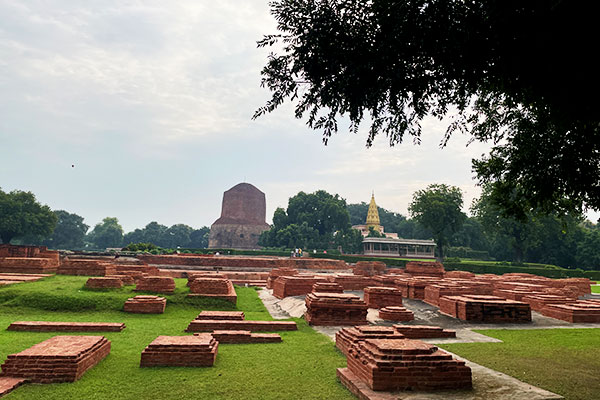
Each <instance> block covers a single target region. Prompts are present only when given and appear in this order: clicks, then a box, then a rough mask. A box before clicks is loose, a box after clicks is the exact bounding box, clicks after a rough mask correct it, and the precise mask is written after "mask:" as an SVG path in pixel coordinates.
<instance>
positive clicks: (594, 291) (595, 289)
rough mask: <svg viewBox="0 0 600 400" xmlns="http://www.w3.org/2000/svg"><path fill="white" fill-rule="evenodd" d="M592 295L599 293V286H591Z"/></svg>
mask: <svg viewBox="0 0 600 400" xmlns="http://www.w3.org/2000/svg"><path fill="white" fill-rule="evenodd" d="M592 293H600V285H592Z"/></svg>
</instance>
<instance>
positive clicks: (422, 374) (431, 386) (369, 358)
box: [338, 339, 472, 391]
mask: <svg viewBox="0 0 600 400" xmlns="http://www.w3.org/2000/svg"><path fill="white" fill-rule="evenodd" d="M348 353H349V354H348V356H347V362H348V370H350V372H352V374H353V375H354V376H355V377H356V378H357V379H358V380H359V381H361V382H364V383H366V384H367V386H368V387H369V388H370V389H372V390H379V391H399V390H441V389H464V388H471V387H472V381H471V368H469V367H467V366H466V365H465V362H464V361H459V360H454V359H452V356H451V355H450V354H448V353H446V352H444V351H441V350H439V349H438V348H437V347H436V346H434V345H431V344H427V343H425V342H422V341H420V340H410V339H366V340H364V341H360V342H358V344H356V345H354V346H352V347H351V348H350V349H349V351H348ZM338 371H339V372H338V374H341V375H344V374H343V372H344V371H340V370H338ZM342 383H344V380H343V379H342Z"/></svg>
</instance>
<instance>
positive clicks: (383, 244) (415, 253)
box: [352, 194, 435, 258]
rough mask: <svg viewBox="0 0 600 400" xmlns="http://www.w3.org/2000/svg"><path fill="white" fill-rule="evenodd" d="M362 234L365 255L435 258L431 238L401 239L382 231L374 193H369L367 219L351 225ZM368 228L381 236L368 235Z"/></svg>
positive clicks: (433, 244) (395, 234) (433, 243)
mask: <svg viewBox="0 0 600 400" xmlns="http://www.w3.org/2000/svg"><path fill="white" fill-rule="evenodd" d="M352 228H354V229H358V230H359V231H360V232H361V233H362V235H363V253H364V255H365V256H387V257H415V258H435V242H434V241H433V240H418V239H402V238H399V237H398V234H397V233H389V232H384V229H383V226H382V225H381V224H380V221H379V212H378V211H377V204H376V203H375V194H372V195H371V202H370V203H369V210H368V211H367V220H366V221H365V224H364V225H353V226H352ZM369 228H372V229H373V231H375V232H378V233H380V234H381V235H383V237H369V236H368V235H369V232H370V230H369Z"/></svg>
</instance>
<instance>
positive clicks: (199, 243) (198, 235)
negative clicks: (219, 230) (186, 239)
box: [189, 226, 210, 249]
mask: <svg viewBox="0 0 600 400" xmlns="http://www.w3.org/2000/svg"><path fill="white" fill-rule="evenodd" d="M209 235H210V228H209V227H207V226H203V227H202V228H200V229H195V230H194V231H193V232H192V233H190V244H189V247H190V248H192V249H206V248H208V236H209Z"/></svg>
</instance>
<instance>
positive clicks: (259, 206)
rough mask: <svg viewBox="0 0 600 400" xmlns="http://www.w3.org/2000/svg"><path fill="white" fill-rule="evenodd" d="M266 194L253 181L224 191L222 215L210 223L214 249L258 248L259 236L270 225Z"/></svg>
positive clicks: (211, 245) (209, 243)
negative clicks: (267, 217)
mask: <svg viewBox="0 0 600 400" xmlns="http://www.w3.org/2000/svg"><path fill="white" fill-rule="evenodd" d="M266 209H267V206H266V201H265V194H264V193H263V192H261V191H260V190H258V189H257V188H256V187H255V186H253V185H251V184H249V183H239V184H237V185H235V186H234V187H232V188H231V189H229V190H228V191H226V192H225V193H223V206H222V208H221V217H220V218H219V219H217V220H216V221H215V222H214V223H213V224H212V225H211V227H210V236H209V237H208V247H209V248H211V249H257V248H259V246H258V237H259V236H260V234H261V233H262V232H263V231H266V230H268V229H269V228H270V226H269V224H267V223H266V222H265V217H266V214H267V211H266Z"/></svg>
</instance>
